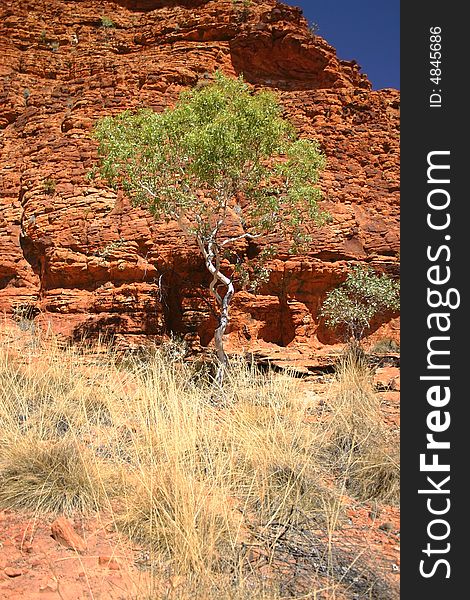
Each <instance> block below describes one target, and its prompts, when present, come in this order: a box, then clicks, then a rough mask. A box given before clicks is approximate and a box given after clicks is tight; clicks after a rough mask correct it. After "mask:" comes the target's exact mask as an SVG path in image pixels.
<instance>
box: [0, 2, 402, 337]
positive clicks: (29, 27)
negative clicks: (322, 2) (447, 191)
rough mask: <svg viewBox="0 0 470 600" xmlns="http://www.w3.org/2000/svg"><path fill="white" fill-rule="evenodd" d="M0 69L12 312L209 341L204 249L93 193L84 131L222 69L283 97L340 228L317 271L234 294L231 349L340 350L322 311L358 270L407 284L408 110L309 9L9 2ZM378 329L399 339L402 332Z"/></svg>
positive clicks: (5, 269)
mask: <svg viewBox="0 0 470 600" xmlns="http://www.w3.org/2000/svg"><path fill="white" fill-rule="evenodd" d="M0 56H1V59H0V61H1V62H0V77H1V81H2V83H1V85H2V87H1V91H0V94H1V97H0V128H1V129H0V136H1V137H0V149H1V165H0V168H1V171H0V174H1V178H0V248H1V259H0V310H1V311H3V312H6V313H7V314H10V315H12V314H13V315H14V316H15V315H16V317H17V318H18V317H20V318H23V317H25V318H27V319H29V320H32V319H33V318H36V319H43V320H44V319H46V320H47V321H50V322H51V323H52V324H53V326H54V327H56V328H57V329H59V330H61V331H62V332H64V333H65V334H67V335H73V336H76V337H78V336H80V335H82V334H90V333H93V332H97V331H101V332H106V331H109V332H113V333H116V334H117V335H118V336H121V338H122V339H125V340H126V341H127V342H128V343H132V341H133V340H134V341H135V342H136V343H137V342H139V343H140V341H141V339H142V337H143V336H150V337H151V338H152V337H153V338H155V339H156V340H158V339H160V338H161V336H162V335H164V334H168V333H170V332H177V333H181V334H184V335H186V337H187V339H189V340H191V341H192V342H194V343H195V344H196V345H197V344H199V343H201V344H202V345H207V344H209V343H210V342H211V339H212V332H213V326H214V323H215V321H214V317H213V316H212V313H211V303H210V300H209V299H208V283H209V282H208V277H207V275H206V273H205V270H204V265H203V262H202V260H201V259H200V257H199V256H198V253H197V251H196V248H195V247H193V246H192V245H191V244H190V243H189V242H188V241H187V240H185V239H184V238H183V237H182V235H181V233H180V232H179V230H178V229H177V227H176V226H173V225H171V224H170V225H166V224H164V223H159V222H154V221H153V219H152V218H151V217H150V216H149V215H148V214H147V213H146V212H145V210H142V209H136V208H131V207H130V205H129V202H128V200H127V199H126V198H125V197H124V196H123V195H121V194H119V193H118V194H116V192H114V191H113V190H111V189H109V188H107V187H106V186H105V184H104V183H103V182H101V181H100V179H99V178H97V177H94V172H93V169H94V167H95V165H96V162H97V161H96V159H97V154H96V143H95V142H94V141H93V139H92V137H91V135H90V132H91V129H92V127H93V124H94V123H95V122H96V120H97V119H98V118H99V117H101V116H103V115H107V114H116V113H117V112H119V111H122V110H124V109H133V108H136V107H143V106H151V107H152V108H154V109H155V110H161V109H163V108H164V107H166V106H168V105H171V104H172V103H174V102H175V101H176V99H177V98H178V95H179V93H180V92H181V91H182V90H183V89H185V88H186V87H187V86H193V85H197V84H198V82H199V83H200V82H201V81H205V80H207V78H209V77H210V76H211V74H212V73H213V72H214V71H215V70H216V69H221V70H222V71H223V72H225V73H226V74H228V75H237V74H240V73H243V74H244V77H245V79H246V80H247V81H248V82H250V83H251V84H253V85H254V86H255V87H258V86H266V87H270V88H273V89H274V90H276V91H278V93H279V95H280V98H281V100H282V103H283V105H284V106H285V110H286V115H287V116H288V117H289V118H290V119H291V120H292V121H293V123H294V124H295V125H296V127H297V128H298V129H299V130H300V131H301V132H302V134H303V135H311V136H313V137H316V138H317V139H318V140H319V141H320V143H321V147H322V149H323V151H324V152H325V154H326V157H327V168H326V171H325V172H324V174H323V176H322V182H321V187H322V189H323V192H324V200H323V203H322V204H323V206H324V208H325V209H327V210H328V211H329V212H330V213H331V214H332V216H333V221H332V222H331V223H330V224H328V225H326V226H324V227H322V228H321V229H319V230H315V231H314V241H313V243H312V244H311V247H310V250H309V252H308V254H307V255H305V256H302V257H296V258H292V257H290V256H289V255H288V253H287V246H286V245H282V244H281V249H280V252H279V254H278V255H277V256H276V257H275V259H274V260H273V262H272V264H271V267H272V268H273V272H272V275H271V278H270V280H269V282H268V283H267V284H265V285H263V287H262V288H261V289H260V290H259V291H258V293H257V294H256V295H253V294H249V293H247V292H240V293H239V294H238V295H237V297H236V299H235V301H234V307H233V316H232V320H231V324H230V333H229V336H228V337H229V340H230V341H231V343H232V344H233V345H234V346H239V347H240V346H245V347H247V348H254V347H256V346H260V345H261V346H262V345H263V344H276V345H279V346H286V345H290V346H295V345H299V346H302V345H303V344H307V345H308V346H309V347H310V348H316V347H320V346H321V345H322V344H325V343H329V342H331V341H332V339H331V337H328V334H327V332H326V331H325V329H324V328H323V327H322V325H321V322H320V321H319V319H318V308H319V306H320V304H321V301H322V299H323V298H324V295H325V293H326V291H327V290H328V289H331V287H332V286H333V285H336V284H337V283H339V282H340V281H342V280H343V279H344V277H345V274H346V272H347V267H348V263H350V262H351V261H367V262H368V263H370V264H372V265H373V266H374V267H375V268H377V269H378V270H381V271H386V272H389V273H393V274H397V273H398V264H399V263H398V253H399V170H398V169H399V162H398V161H399V156H398V151H399V93H398V91H396V90H392V89H386V90H380V91H373V90H371V85H370V83H369V81H368V80H367V77H366V76H365V75H363V74H361V73H360V69H359V67H358V66H357V64H356V63H355V62H354V61H342V60H339V59H338V57H337V56H336V53H335V50H334V49H333V48H332V47H331V46H330V45H329V44H327V43H326V42H325V41H324V40H323V39H321V38H320V37H318V36H315V35H313V34H312V33H311V32H310V31H309V29H308V25H307V23H306V21H305V20H304V18H303V17H302V14H301V11H300V10H298V9H296V8H293V7H288V6H286V5H283V4H279V3H277V2H276V1H275V0H261V1H255V0H253V1H252V2H241V1H238V0H221V1H219V0H217V1H204V0H180V1H176V0H174V1H169V0H168V1H165V0H139V1H137V2H136V1H132V2H131V1H130V0H115V1H108V2H107V1H95V0H74V1H70V0H68V1H65V0H30V1H29V2H28V1H23V0H21V1H20V0H3V2H2V3H1V6H0ZM384 320H385V321H386V324H385V327H388V332H389V333H390V331H392V332H393V336H394V337H396V335H397V331H398V328H397V322H396V320H393V319H391V315H386V316H384V319H382V322H383V321H384ZM382 322H377V327H378V326H379V325H381V324H382V325H383V323H382ZM387 323H388V325H387ZM381 331H385V330H384V329H383V327H382V330H381Z"/></svg>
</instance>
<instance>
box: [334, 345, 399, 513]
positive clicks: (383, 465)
mask: <svg viewBox="0 0 470 600" xmlns="http://www.w3.org/2000/svg"><path fill="white" fill-rule="evenodd" d="M328 404H329V408H330V410H331V413H332V416H331V421H330V424H329V430H330V443H331V446H330V451H331V453H332V455H333V456H334V457H335V461H334V462H335V463H336V468H340V469H341V470H343V472H344V473H346V487H347V489H348V490H349V492H350V493H352V495H353V496H355V497H356V498H357V499H358V500H361V501H369V500H380V501H382V502H390V503H397V502H398V500H399V489H400V469H399V449H398V439H397V437H396V436H392V435H391V434H390V433H389V432H388V430H387V428H386V427H385V423H384V420H383V417H382V414H381V410H380V399H379V397H378V396H377V394H376V393H375V392H374V385H373V372H372V370H371V368H370V367H369V364H368V361H367V357H366V355H365V353H364V351H363V350H362V348H361V346H360V345H358V344H356V343H352V344H349V345H348V346H347V347H346V349H345V351H344V353H343V355H342V356H341V357H340V359H339V362H338V365H337V368H336V374H335V379H334V382H333V384H332V387H331V390H330V393H329V394H328Z"/></svg>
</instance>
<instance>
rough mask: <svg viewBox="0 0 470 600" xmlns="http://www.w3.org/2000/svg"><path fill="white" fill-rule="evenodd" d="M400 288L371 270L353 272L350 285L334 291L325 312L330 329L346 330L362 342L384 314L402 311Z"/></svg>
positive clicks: (395, 283) (342, 285)
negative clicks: (378, 318)
mask: <svg viewBox="0 0 470 600" xmlns="http://www.w3.org/2000/svg"><path fill="white" fill-rule="evenodd" d="M399 297H400V284H399V282H398V281H394V280H392V279H390V278H389V277H387V276H386V275H385V274H382V275H380V276H379V275H376V274H375V273H374V271H373V270H372V269H371V268H369V267H363V266H357V267H353V268H352V269H351V272H350V273H349V275H348V277H347V279H346V281H345V282H344V283H343V284H341V285H340V286H338V287H337V288H335V289H334V290H332V291H330V292H329V293H328V294H327V296H326V298H325V300H324V302H323V305H322V308H321V313H320V314H321V315H322V316H323V317H324V318H325V323H326V325H328V326H330V327H332V328H342V329H343V330H345V331H346V333H347V334H348V335H349V336H351V337H353V338H354V339H355V340H360V339H361V338H362V337H363V336H364V335H365V333H366V332H367V330H368V329H369V327H370V324H371V321H372V319H373V318H374V317H376V316H378V315H379V314H380V313H383V312H388V311H397V310H398V309H399V307H400V299H399Z"/></svg>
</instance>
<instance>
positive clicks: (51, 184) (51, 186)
mask: <svg viewBox="0 0 470 600" xmlns="http://www.w3.org/2000/svg"><path fill="white" fill-rule="evenodd" d="M55 188H56V182H55V179H52V177H47V178H46V179H44V181H43V182H42V189H43V191H44V193H45V194H47V195H48V196H53V195H54V193H55Z"/></svg>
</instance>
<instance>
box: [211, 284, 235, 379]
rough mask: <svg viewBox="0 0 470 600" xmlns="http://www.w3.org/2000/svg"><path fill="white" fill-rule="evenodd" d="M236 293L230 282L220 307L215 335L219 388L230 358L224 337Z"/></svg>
mask: <svg viewBox="0 0 470 600" xmlns="http://www.w3.org/2000/svg"><path fill="white" fill-rule="evenodd" d="M234 293H235V289H234V287H233V283H232V282H231V281H230V282H229V284H228V285H227V292H226V294H225V296H224V297H223V299H222V305H221V307H220V317H219V326H218V327H217V329H216V330H215V333H214V342H215V351H216V354H217V359H218V361H219V365H218V367H217V373H216V376H215V382H216V383H217V384H218V385H219V386H221V385H222V383H223V380H224V375H225V371H226V369H227V366H228V358H227V355H226V354H225V350H224V340H223V336H224V334H225V330H226V329H227V325H228V320H229V317H228V312H229V306H230V301H231V299H232V297H233V294H234Z"/></svg>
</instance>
